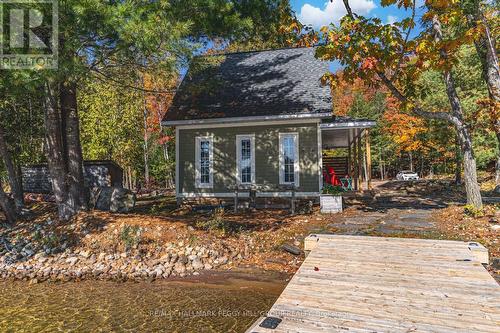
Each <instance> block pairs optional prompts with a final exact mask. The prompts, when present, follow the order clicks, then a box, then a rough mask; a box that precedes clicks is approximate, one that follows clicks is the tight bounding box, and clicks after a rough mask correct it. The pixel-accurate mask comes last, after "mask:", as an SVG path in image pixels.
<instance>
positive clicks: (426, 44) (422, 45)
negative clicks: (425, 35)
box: [416, 39, 432, 54]
mask: <svg viewBox="0 0 500 333" xmlns="http://www.w3.org/2000/svg"><path fill="white" fill-rule="evenodd" d="M431 50H432V42H431V41H429V40H427V39H423V40H421V41H420V42H419V43H418V44H417V48H416V52H417V53H419V54H425V53H428V52H430V51H431Z"/></svg>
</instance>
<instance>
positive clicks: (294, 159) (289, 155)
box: [279, 133, 300, 186]
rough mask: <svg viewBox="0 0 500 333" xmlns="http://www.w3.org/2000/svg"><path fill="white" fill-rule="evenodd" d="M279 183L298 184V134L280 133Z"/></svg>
mask: <svg viewBox="0 0 500 333" xmlns="http://www.w3.org/2000/svg"><path fill="white" fill-rule="evenodd" d="M279 138H280V142H279V144H280V184H281V185H295V186H299V172H300V169H299V135H298V133H280V135H279Z"/></svg>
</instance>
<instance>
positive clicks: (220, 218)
mask: <svg viewBox="0 0 500 333" xmlns="http://www.w3.org/2000/svg"><path fill="white" fill-rule="evenodd" d="M224 215H225V211H224V208H223V207H218V208H216V209H215V210H214V212H213V213H212V215H211V216H210V217H209V218H208V219H206V220H198V221H196V227H197V228H200V229H204V230H207V231H215V232H219V233H221V234H222V235H227V234H232V233H237V232H240V231H241V227H240V226H238V225H237V224H235V223H231V222H229V221H226V220H225V218H224Z"/></svg>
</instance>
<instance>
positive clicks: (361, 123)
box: [319, 120, 377, 130]
mask: <svg viewBox="0 0 500 333" xmlns="http://www.w3.org/2000/svg"><path fill="white" fill-rule="evenodd" d="M376 125H377V123H376V122H374V121H373V120H348V121H341V122H325V121H323V122H321V124H320V125H319V126H320V128H321V130H330V129H331V130H339V129H365V128H372V127H375V126H376Z"/></svg>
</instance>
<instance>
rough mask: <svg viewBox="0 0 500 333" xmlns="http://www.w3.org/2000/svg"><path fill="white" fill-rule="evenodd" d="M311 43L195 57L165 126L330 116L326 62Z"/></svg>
mask: <svg viewBox="0 0 500 333" xmlns="http://www.w3.org/2000/svg"><path fill="white" fill-rule="evenodd" d="M314 52H315V49H314V48H288V49H278V50H268V51H255V52H241V53H229V54H223V55H216V56H204V57H199V58H197V59H195V61H193V63H192V64H191V66H190V69H189V71H188V73H187V74H186V77H185V78H184V80H183V82H182V83H181V85H180V87H179V89H178V91H177V93H176V95H175V97H174V99H173V102H172V105H171V106H170V108H169V110H168V112H167V114H166V115H165V117H164V119H163V124H164V125H178V124H186V123H193V122H205V121H207V122H211V123H216V122H228V121H237V120H245V118H247V117H252V119H288V118H302V117H313V118H324V117H329V116H331V113H332V100H331V95H330V89H329V87H327V86H322V84H321V82H320V79H321V77H322V76H323V75H324V74H325V73H327V72H328V70H329V64H328V62H326V61H320V60H318V59H316V58H315V57H314Z"/></svg>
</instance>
